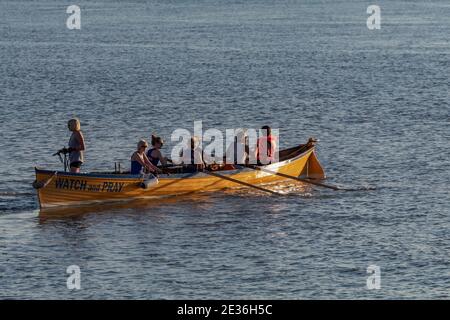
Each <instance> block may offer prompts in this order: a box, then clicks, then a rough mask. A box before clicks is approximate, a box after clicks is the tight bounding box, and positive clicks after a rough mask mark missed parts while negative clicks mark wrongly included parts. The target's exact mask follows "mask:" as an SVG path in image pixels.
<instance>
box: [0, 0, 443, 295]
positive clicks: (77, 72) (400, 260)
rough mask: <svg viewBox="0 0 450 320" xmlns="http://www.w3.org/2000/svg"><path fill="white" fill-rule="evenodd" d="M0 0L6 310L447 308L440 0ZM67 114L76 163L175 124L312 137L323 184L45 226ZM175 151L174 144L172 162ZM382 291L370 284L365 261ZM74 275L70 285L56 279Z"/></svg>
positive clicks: (104, 212)
mask: <svg viewBox="0 0 450 320" xmlns="http://www.w3.org/2000/svg"><path fill="white" fill-rule="evenodd" d="M70 4H73V1H71V2H68V1H48V0H44V1H39V2H28V1H4V0H3V1H1V2H0V108H1V112H0V123H1V127H0V134H1V139H0V167H1V170H0V298H3V299H4V298H13V299H17V298H38V299H41V298H58V299H71V298H81V299H85V298H126V299H129V298H138V299H143V298H150V299H160V298H164V299H166V298H291V299H304V298H308V299H311V298H327V299H328V298H357V299H359V298H363V299H367V298H376V299H392V298H449V297H450V271H449V270H450V262H449V253H450V237H449V227H450V218H449V211H450V210H449V209H450V204H449V203H450V201H449V179H450V174H449V165H450V161H449V138H450V130H449V127H450V126H449V123H450V116H449V110H450V108H449V101H450V95H449V84H450V81H449V74H450V62H449V60H450V42H449V40H450V20H449V19H448V17H449V16H450V4H449V2H448V1H444V0H443V1H392V0H390V1H377V4H378V5H380V6H381V10H382V11H381V14H382V23H381V30H375V31H370V30H368V29H367V27H366V18H367V17H368V14H366V9H367V6H368V5H369V4H370V3H369V2H367V1H359V0H354V1H331V0H330V1H312V0H311V1H276V2H275V1H267V0H261V1H253V0H250V1H240V0H234V1H218V0H211V1H194V0H183V1H181V0H180V1H153V2H151V1H149V2H146V1H104V2H102V1H78V2H76V4H78V5H79V6H80V7H81V19H82V22H81V25H82V28H81V30H78V31H77V30H68V29H67V28H66V27H65V22H66V18H67V17H68V14H66V12H65V10H66V8H67V6H68V5H70ZM73 116H77V117H79V118H80V119H81V122H82V128H83V131H84V134H85V137H86V140H87V146H88V151H87V153H86V161H87V163H86V167H85V170H92V169H108V170H109V169H111V168H113V166H114V165H113V163H114V161H122V163H124V164H125V163H127V162H128V159H129V156H130V154H131V153H132V151H133V150H134V148H135V144H136V142H137V140H138V139H140V138H149V136H150V134H151V133H152V132H156V133H158V134H160V135H162V136H163V137H165V138H166V140H170V134H171V132H172V130H174V129H175V128H187V129H190V130H192V127H193V121H194V120H203V122H204V127H205V128H211V127H215V128H219V129H224V128H234V127H260V126H261V125H263V124H270V125H272V126H273V127H275V128H280V131H281V138H280V139H281V144H282V146H283V147H288V146H292V145H295V144H298V143H303V142H304V141H306V139H307V138H308V137H309V136H315V137H317V138H319V139H320V143H319V146H318V156H319V159H320V160H321V162H322V164H323V165H324V167H325V169H326V172H327V174H328V177H329V178H328V183H333V184H337V185H342V186H372V187H376V188H377V189H376V190H374V191H358V192H334V191H332V190H326V189H325V190H324V189H320V188H316V187H314V188H310V187H307V188H306V189H305V188H300V187H298V186H295V183H289V184H285V185H283V186H277V187H276V188H279V189H282V190H284V191H286V192H287V193H288V194H289V195H288V196H287V197H283V198H279V197H274V196H267V195H266V194H260V193H258V192H253V191H251V190H248V191H247V192H238V193H233V192H225V193H217V194H213V195H208V194H204V195H199V196H197V197H194V198H180V199H170V200H161V201H152V202H139V203H133V204H132V205H120V206H110V205H105V206H100V207H95V208H87V209H84V210H80V209H71V210H69V209H65V210H60V212H57V214H54V215H51V216H49V215H44V214H40V212H39V209H38V203H37V199H36V196H35V193H34V190H33V189H32V187H31V182H32V181H33V180H34V172H33V166H34V165H36V164H47V165H48V166H50V167H52V168H60V164H59V163H58V160H57V159H56V158H55V157H52V156H51V154H52V153H53V152H54V151H55V150H57V149H59V148H61V147H62V146H64V145H66V144H67V141H68V138H69V132H68V131H67V129H66V121H67V120H68V119H69V118H71V117H73ZM171 145H172V144H171V143H170V141H169V143H168V144H167V147H166V149H165V150H166V151H169V150H170V146H171ZM371 264H375V265H378V266H379V267H380V268H381V289H379V290H367V288H366V279H367V277H368V274H367V267H368V266H369V265H371ZM69 265H78V266H80V268H81V287H82V288H81V290H78V291H70V290H68V289H67V287H66V278H67V277H68V274H67V273H66V268H67V267H68V266H69Z"/></svg>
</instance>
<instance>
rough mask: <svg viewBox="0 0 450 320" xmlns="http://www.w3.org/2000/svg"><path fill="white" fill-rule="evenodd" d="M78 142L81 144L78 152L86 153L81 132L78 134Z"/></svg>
mask: <svg viewBox="0 0 450 320" xmlns="http://www.w3.org/2000/svg"><path fill="white" fill-rule="evenodd" d="M76 135H77V138H78V141H79V142H80V148H77V151H84V150H86V145H85V144H84V137H83V134H82V133H81V131H77V132H76Z"/></svg>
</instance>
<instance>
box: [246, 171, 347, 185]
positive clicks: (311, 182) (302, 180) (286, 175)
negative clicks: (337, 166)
mask: <svg viewBox="0 0 450 320" xmlns="http://www.w3.org/2000/svg"><path fill="white" fill-rule="evenodd" d="M240 167H243V168H251V169H254V170H259V171H263V172H267V173H270V174H273V175H276V176H279V177H283V178H288V179H292V180H296V181H300V182H305V183H310V184H313V185H316V186H320V187H324V188H329V189H333V190H350V189H343V188H339V187H336V186H332V185H329V184H325V183H321V182H316V181H311V180H308V179H302V178H298V177H294V176H290V175H288V174H284V173H281V172H274V171H271V170H267V169H265V168H261V167H256V166H252V165H247V166H240Z"/></svg>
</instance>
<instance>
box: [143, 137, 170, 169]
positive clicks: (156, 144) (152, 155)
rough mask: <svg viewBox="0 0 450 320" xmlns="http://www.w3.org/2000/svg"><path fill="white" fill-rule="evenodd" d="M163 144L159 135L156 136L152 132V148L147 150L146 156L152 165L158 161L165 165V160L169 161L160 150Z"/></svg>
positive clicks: (155, 164)
mask: <svg viewBox="0 0 450 320" xmlns="http://www.w3.org/2000/svg"><path fill="white" fill-rule="evenodd" d="M163 144H164V141H163V140H162V139H161V137H157V136H155V135H153V134H152V148H150V149H149V150H148V151H147V158H148V160H149V161H150V162H151V163H152V164H153V165H154V166H157V165H158V163H161V164H162V165H163V166H166V165H167V162H168V161H169V162H170V160H169V159H167V158H166V157H164V156H163V154H162V152H161V148H162V146H163Z"/></svg>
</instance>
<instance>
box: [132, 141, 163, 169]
mask: <svg viewBox="0 0 450 320" xmlns="http://www.w3.org/2000/svg"><path fill="white" fill-rule="evenodd" d="M147 147H148V144H147V141H145V140H140V141H139V142H138V144H137V150H136V151H135V152H134V153H133V155H132V156H131V174H143V173H145V169H146V170H148V171H149V172H152V173H158V172H161V170H159V169H158V168H157V167H156V166H155V165H153V164H152V163H151V162H150V161H149V160H148V158H147V156H146V155H145V150H146V149H147Z"/></svg>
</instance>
